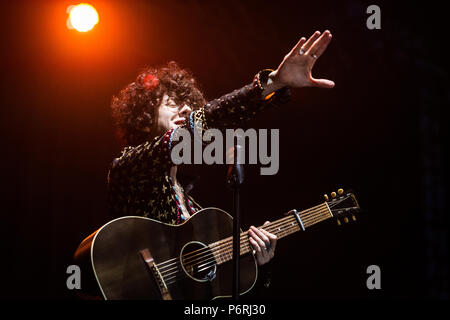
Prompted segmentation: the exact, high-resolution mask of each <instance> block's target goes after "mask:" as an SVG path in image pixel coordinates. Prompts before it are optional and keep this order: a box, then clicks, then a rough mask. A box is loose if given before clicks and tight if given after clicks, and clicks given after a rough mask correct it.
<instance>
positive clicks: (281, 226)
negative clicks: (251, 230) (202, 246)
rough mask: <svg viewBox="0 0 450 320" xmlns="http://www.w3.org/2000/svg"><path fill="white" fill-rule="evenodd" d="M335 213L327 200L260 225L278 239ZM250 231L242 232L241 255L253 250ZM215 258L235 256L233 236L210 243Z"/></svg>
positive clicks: (227, 259) (224, 259) (223, 259)
mask: <svg viewBox="0 0 450 320" xmlns="http://www.w3.org/2000/svg"><path fill="white" fill-rule="evenodd" d="M332 217H333V215H332V213H331V211H330V209H329V207H328V205H327V203H326V202H324V203H322V204H319V205H317V206H315V207H312V208H310V209H307V210H304V211H301V212H298V213H297V212H294V211H292V213H290V214H288V215H287V216H286V217H284V218H281V219H279V220H276V221H272V222H271V223H268V224H266V225H264V226H260V227H258V228H259V229H264V230H266V231H268V232H270V233H272V234H274V235H276V236H277V238H278V239H281V238H284V237H286V236H288V235H290V234H293V233H295V232H297V231H300V230H305V229H306V228H308V227H311V226H312V225H315V224H316V223H319V222H321V221H324V220H327V219H329V218H332ZM248 237H249V235H248V232H247V231H245V232H242V233H241V236H240V247H241V250H240V255H243V254H246V253H248V252H250V251H252V250H253V248H252V247H251V245H250V242H249V240H248ZM209 248H210V249H211V251H212V253H213V254H214V258H215V259H216V261H217V263H218V264H221V263H224V262H227V261H229V260H231V259H232V258H233V237H228V238H225V239H223V240H220V241H216V242H214V243H211V244H210V245H209Z"/></svg>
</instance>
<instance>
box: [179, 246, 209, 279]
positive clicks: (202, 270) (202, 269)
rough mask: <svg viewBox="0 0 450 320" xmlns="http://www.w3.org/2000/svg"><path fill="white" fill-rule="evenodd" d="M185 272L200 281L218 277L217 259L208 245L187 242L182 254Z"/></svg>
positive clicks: (182, 264) (181, 258)
mask: <svg viewBox="0 0 450 320" xmlns="http://www.w3.org/2000/svg"><path fill="white" fill-rule="evenodd" d="M180 262H181V266H182V267H183V270H184V272H185V273H186V274H187V275H188V276H189V277H190V278H192V279H194V280H196V281H200V282H205V281H212V280H213V279H214V278H215V277H216V260H215V258H214V255H213V253H212V252H211V250H210V249H209V248H208V246H207V245H205V244H203V243H201V242H197V241H192V242H189V243H187V244H186V245H185V246H184V247H183V249H182V250H181V254H180Z"/></svg>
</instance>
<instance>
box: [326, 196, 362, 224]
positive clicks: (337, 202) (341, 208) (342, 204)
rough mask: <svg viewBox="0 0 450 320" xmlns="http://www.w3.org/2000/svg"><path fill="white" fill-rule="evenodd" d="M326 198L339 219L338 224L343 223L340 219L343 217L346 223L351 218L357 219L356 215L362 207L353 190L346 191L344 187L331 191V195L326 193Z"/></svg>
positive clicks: (332, 211)
mask: <svg viewBox="0 0 450 320" xmlns="http://www.w3.org/2000/svg"><path fill="white" fill-rule="evenodd" d="M324 198H325V202H326V203H327V205H328V208H329V209H330V211H331V214H332V215H333V217H335V218H336V219H337V223H338V225H341V224H342V222H341V220H340V219H343V221H344V222H345V223H348V222H349V221H350V219H351V220H353V221H356V216H355V215H356V214H357V213H358V212H359V211H360V210H361V209H360V207H359V204H358V201H357V200H356V196H355V194H354V193H353V192H352V191H346V192H344V190H343V189H338V191H337V192H332V193H331V197H328V195H326V194H325V195H324Z"/></svg>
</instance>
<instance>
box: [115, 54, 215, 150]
mask: <svg viewBox="0 0 450 320" xmlns="http://www.w3.org/2000/svg"><path fill="white" fill-rule="evenodd" d="M165 93H166V94H167V95H168V96H169V97H170V98H172V99H173V100H174V101H175V103H177V104H187V105H189V106H190V107H191V109H192V110H195V109H198V108H200V107H202V106H203V105H204V104H205V102H206V101H205V98H204V97H203V94H202V92H201V91H200V89H199V86H198V84H197V82H196V80H195V79H194V77H193V76H192V73H191V72H190V71H189V70H187V69H182V68H180V67H179V66H178V64H177V63H176V62H174V61H171V62H169V63H167V65H165V66H162V67H160V68H145V69H144V70H143V71H141V72H140V73H139V75H138V76H137V78H136V81H135V82H132V83H130V84H129V85H128V86H126V87H125V88H124V89H122V90H121V91H120V92H119V94H118V95H115V96H113V98H112V102H111V109H112V114H113V118H114V120H115V122H116V125H117V135H118V138H119V140H120V142H121V144H122V145H123V146H126V145H128V146H136V145H139V144H141V143H144V142H145V141H147V140H148V139H149V137H150V134H151V131H152V129H153V128H154V125H155V123H156V121H157V119H156V117H157V111H158V107H159V106H160V104H161V101H162V99H163V96H164V94H165Z"/></svg>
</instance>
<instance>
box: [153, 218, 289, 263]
mask: <svg viewBox="0 0 450 320" xmlns="http://www.w3.org/2000/svg"><path fill="white" fill-rule="evenodd" d="M289 219H292V220H293V217H292V216H286V217H284V218H282V219H279V220H277V221H275V222H272V223H271V224H267V225H265V226H262V227H264V229H267V228H268V227H269V228H270V227H278V225H280V224H282V223H284V222H285V221H286V220H289ZM247 236H248V233H247V232H243V233H241V238H242V237H244V238H245V237H247ZM230 239H231V237H228V238H225V239H223V240H219V241H217V242H215V243H212V244H210V245H209V246H208V247H206V248H202V249H198V250H194V251H192V252H190V253H188V254H185V255H183V260H184V261H186V262H188V261H187V260H189V259H192V258H193V257H196V256H198V254H199V253H202V252H209V251H210V250H216V251H217V250H220V249H221V247H222V248H223V246H224V245H225V246H227V245H228V243H229V240H230ZM194 253H196V254H195V255H194V256H192V254H194ZM175 259H177V258H173V259H171V260H175ZM167 262H170V260H168V261H165V262H162V263H160V264H158V265H157V267H158V268H160V270H162V269H164V268H167V267H168V265H166V264H167Z"/></svg>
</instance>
